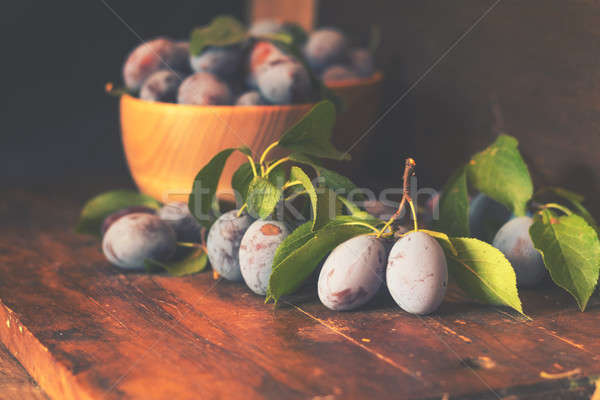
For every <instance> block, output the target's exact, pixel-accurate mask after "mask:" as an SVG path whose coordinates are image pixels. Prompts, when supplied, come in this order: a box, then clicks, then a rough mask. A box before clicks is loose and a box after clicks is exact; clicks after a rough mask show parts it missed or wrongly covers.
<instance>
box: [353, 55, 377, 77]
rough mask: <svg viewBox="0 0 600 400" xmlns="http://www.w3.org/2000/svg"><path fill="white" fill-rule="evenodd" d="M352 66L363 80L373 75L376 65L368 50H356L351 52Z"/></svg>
mask: <svg viewBox="0 0 600 400" xmlns="http://www.w3.org/2000/svg"><path fill="white" fill-rule="evenodd" d="M349 57H350V64H351V65H352V69H353V70H354V72H355V73H356V74H358V76H360V77H361V78H366V77H368V76H371V75H373V72H375V63H374V61H373V56H372V55H371V52H370V51H369V50H367V49H362V48H355V49H352V50H350V55H349Z"/></svg>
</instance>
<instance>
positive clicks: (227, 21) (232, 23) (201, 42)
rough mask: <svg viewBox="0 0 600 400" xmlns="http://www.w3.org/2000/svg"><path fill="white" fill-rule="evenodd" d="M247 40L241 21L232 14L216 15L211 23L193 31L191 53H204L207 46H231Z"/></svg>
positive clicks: (195, 54)
mask: <svg viewBox="0 0 600 400" xmlns="http://www.w3.org/2000/svg"><path fill="white" fill-rule="evenodd" d="M244 40H246V29H245V28H244V25H242V23H241V22H239V21H238V20H237V19H235V18H233V17H230V16H218V17H215V18H214V19H213V20H212V21H211V23H210V24H208V25H206V26H203V27H201V28H196V29H194V30H193V31H192V36H191V38H190V53H191V54H192V55H194V56H197V55H199V54H200V53H202V50H204V49H205V48H206V47H207V46H219V47H222V46H231V45H234V44H238V43H241V42H243V41H244Z"/></svg>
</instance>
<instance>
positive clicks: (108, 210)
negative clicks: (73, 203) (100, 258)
mask: <svg viewBox="0 0 600 400" xmlns="http://www.w3.org/2000/svg"><path fill="white" fill-rule="evenodd" d="M132 206H146V207H150V208H154V209H159V208H160V203H159V202H158V201H156V200H154V199H153V198H152V197H150V196H146V195H145V194H141V193H138V192H136V191H134V190H113V191H110V192H106V193H102V194H99V195H98V196H96V197H94V198H92V199H91V200H88V202H87V203H85V205H84V206H83V209H82V210H81V215H80V216H79V222H78V223H77V226H76V227H75V231H76V232H78V233H86V234H90V235H96V236H100V227H101V226H102V222H103V221H104V219H105V218H106V217H107V216H108V215H110V214H112V213H114V212H116V211H119V210H122V209H123V208H127V207H132Z"/></svg>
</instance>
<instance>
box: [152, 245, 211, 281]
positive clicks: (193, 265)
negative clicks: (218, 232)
mask: <svg viewBox="0 0 600 400" xmlns="http://www.w3.org/2000/svg"><path fill="white" fill-rule="evenodd" d="M144 264H145V266H146V270H147V271H148V272H156V271H157V270H159V269H162V270H166V271H167V272H168V273H169V275H171V276H186V275H191V274H195V273H197V272H200V271H202V270H204V269H205V268H206V265H207V264H208V257H207V256H206V253H205V252H204V250H203V249H197V250H196V251H194V252H193V253H191V254H190V255H188V256H187V257H185V258H184V259H183V260H180V261H169V262H162V261H156V260H150V259H148V260H146V261H145V262H144Z"/></svg>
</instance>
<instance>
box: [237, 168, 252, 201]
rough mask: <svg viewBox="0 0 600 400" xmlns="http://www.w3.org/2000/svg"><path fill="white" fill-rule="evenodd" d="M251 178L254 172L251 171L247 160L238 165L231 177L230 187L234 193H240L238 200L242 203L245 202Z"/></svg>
mask: <svg viewBox="0 0 600 400" xmlns="http://www.w3.org/2000/svg"><path fill="white" fill-rule="evenodd" d="M252 178H254V173H253V172H252V166H251V165H250V163H249V162H246V163H244V164H242V165H240V166H239V168H238V169H237V170H236V171H235V172H234V173H233V176H232V177H231V187H232V188H233V190H234V191H235V192H236V194H239V195H240V197H241V199H238V200H241V202H242V204H243V203H245V202H246V196H247V195H248V186H250V182H252Z"/></svg>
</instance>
